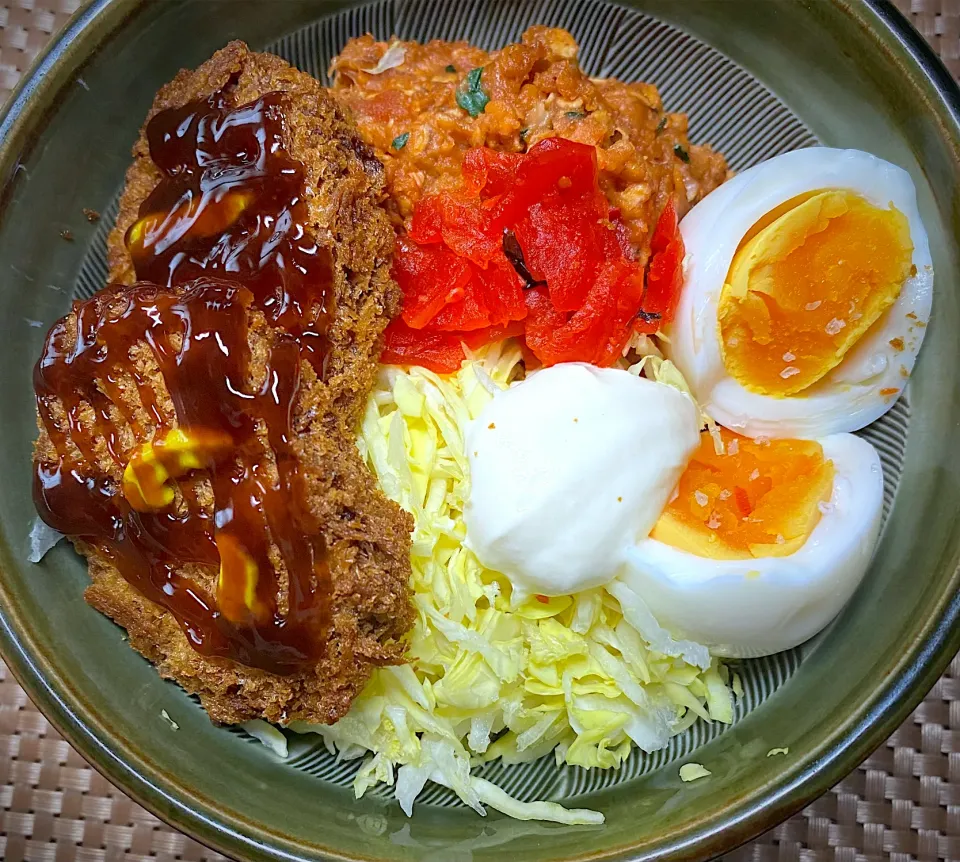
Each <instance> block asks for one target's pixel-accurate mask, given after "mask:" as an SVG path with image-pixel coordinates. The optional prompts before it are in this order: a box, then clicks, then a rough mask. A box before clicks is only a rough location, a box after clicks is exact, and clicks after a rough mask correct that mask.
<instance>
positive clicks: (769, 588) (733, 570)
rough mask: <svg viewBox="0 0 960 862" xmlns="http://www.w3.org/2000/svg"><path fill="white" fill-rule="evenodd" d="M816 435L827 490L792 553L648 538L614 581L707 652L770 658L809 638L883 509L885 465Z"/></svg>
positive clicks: (833, 604) (859, 571) (845, 587)
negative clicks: (829, 475)
mask: <svg viewBox="0 0 960 862" xmlns="http://www.w3.org/2000/svg"><path fill="white" fill-rule="evenodd" d="M819 442H820V444H821V445H822V446H823V454H824V457H825V458H829V459H830V460H831V461H833V466H834V480H833V491H832V493H831V497H830V501H829V504H828V505H826V506H824V507H823V508H822V511H823V514H822V515H821V516H820V520H819V522H818V523H817V525H816V527H814V529H813V531H812V532H811V533H810V536H809V537H808V538H807V540H806V542H804V544H803V545H802V546H801V547H800V548H799V549H798V550H796V551H795V552H794V553H793V554H790V555H789V556H785V557H760V558H756V559H748V560H711V559H708V558H706V557H700V556H697V555H696V554H691V553H688V552H687V551H682V550H680V549H678V548H675V547H673V546H671V545H667V544H664V543H663V542H659V541H657V540H655V539H650V538H647V539H644V540H642V541H640V542H638V543H637V544H636V545H635V546H634V547H632V548H630V549H629V550H628V551H627V554H626V560H627V562H626V565H625V567H624V570H623V572H622V574H621V575H620V579H621V580H622V581H624V582H625V583H626V584H627V585H628V586H629V587H630V588H631V589H633V590H634V591H635V592H636V593H637V594H639V595H640V596H642V597H643V599H644V601H646V603H647V605H648V606H649V607H650V610H651V611H652V612H653V614H654V615H655V616H656V618H657V619H658V620H659V621H660V622H661V623H662V624H663V625H664V626H666V627H667V628H668V629H670V630H671V632H672V633H673V634H674V635H676V636H678V637H684V638H690V639H691V640H694V641H696V642H698V643H702V644H705V645H706V646H708V647H710V651H711V652H712V653H714V654H715V655H719V656H727V657H733V658H748V657H753V656H759V655H769V654H771V653H775V652H780V651H781V650H785V649H790V648H792V647H795V646H797V645H798V644H801V643H803V642H804V641H806V640H809V639H810V638H811V637H813V635H815V634H816V633H817V632H818V631H820V630H821V629H822V628H823V627H824V626H826V625H827V623H829V622H830V620H832V619H833V617H834V616H836V614H837V613H838V612H839V611H840V609H841V608H842V607H843V606H844V604H846V602H847V600H848V599H849V598H850V596H851V595H853V592H854V590H855V589H856V588H857V585H858V584H859V583H860V580H861V579H862V578H863V575H864V573H865V572H866V570H867V567H868V566H869V564H870V559H871V557H872V556H873V551H874V546H875V544H876V540H877V535H878V533H879V531H880V520H881V515H882V512H883V471H882V468H881V466H880V459H879V457H878V456H877V452H876V450H875V449H874V448H873V446H871V445H870V444H869V443H868V442H867V441H866V440H862V439H861V438H859V437H856V436H854V435H852V434H835V435H832V436H829V437H825V438H823V439H821V440H820V441H819Z"/></svg>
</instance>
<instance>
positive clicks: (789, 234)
mask: <svg viewBox="0 0 960 862" xmlns="http://www.w3.org/2000/svg"><path fill="white" fill-rule="evenodd" d="M680 230H681V233H682V236H683V241H684V244H685V247H686V251H687V258H686V261H685V264H684V287H683V292H682V295H681V299H680V304H679V307H678V310H677V313H676V316H675V318H674V322H673V324H672V325H671V326H670V328H669V329H668V330H667V331H666V333H665V334H666V336H667V338H668V339H669V343H668V346H667V352H668V355H669V357H670V358H671V359H672V360H673V361H674V362H675V363H676V365H677V367H678V368H679V369H680V371H681V372H682V373H683V374H684V376H685V377H686V379H687V381H688V383H689V385H690V387H691V389H692V391H693V394H694V396H695V397H696V398H697V400H698V401H699V402H700V404H701V405H702V406H703V408H704V410H705V411H706V413H708V414H709V415H711V416H712V417H713V418H714V419H716V420H717V422H719V423H720V424H721V425H724V426H726V427H727V428H731V429H734V430H736V431H738V432H740V433H741V434H745V435H747V436H750V437H758V436H764V437H803V438H815V437H824V436H826V435H831V434H835V433H838V432H846V431H854V430H856V429H859V428H862V427H864V426H865V425H867V424H869V423H870V422H873V421H874V420H875V419H877V418H878V417H879V416H881V415H882V414H883V413H884V412H886V410H888V409H889V408H890V407H891V406H892V404H893V403H894V401H895V400H896V398H897V396H898V395H899V394H900V392H901V391H902V389H903V387H904V386H905V385H906V382H907V379H908V377H909V375H910V372H911V370H912V368H913V365H914V361H915V358H916V354H917V351H918V350H919V348H920V343H921V341H922V340H923V333H924V327H925V326H926V324H927V320H928V318H929V315H930V305H931V298H932V292H933V269H932V266H931V258H930V249H929V245H928V241H927V235H926V232H925V231H924V228H923V224H922V222H921V221H920V215H919V212H918V209H917V199H916V190H915V188H914V185H913V181H912V180H911V179H910V176H909V175H908V174H907V172H906V171H904V170H902V169H901V168H899V167H897V166H895V165H892V164H890V163H889V162H885V161H883V160H882V159H879V158H877V157H876V156H873V155H870V154H869V153H865V152H861V151H859V150H838V149H829V148H826V147H813V148H810V149H805V150H797V151H794V152H790V153H786V154H784V155H782V156H778V157H776V158H773V159H770V160H769V161H767V162H764V163H762V164H760V165H758V166H756V167H754V168H751V169H750V170H747V171H744V172H743V173H742V174H740V175H738V176H736V177H734V178H733V179H731V180H729V181H728V182H727V183H725V184H724V185H722V186H721V187H720V188H719V189H717V190H716V191H714V192H713V193H712V194H710V195H708V196H707V197H706V198H705V199H704V200H703V201H701V202H700V203H699V204H698V205H697V206H696V207H694V208H693V210H691V211H690V213H689V214H688V215H687V216H686V218H684V220H683V222H682V223H681V225H680Z"/></svg>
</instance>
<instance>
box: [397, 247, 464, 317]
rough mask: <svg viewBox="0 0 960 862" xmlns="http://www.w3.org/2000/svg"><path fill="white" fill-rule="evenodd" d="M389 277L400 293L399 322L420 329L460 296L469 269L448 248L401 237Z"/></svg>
mask: <svg viewBox="0 0 960 862" xmlns="http://www.w3.org/2000/svg"><path fill="white" fill-rule="evenodd" d="M393 277H394V278H395V279H396V280H397V284H399V285H400V290H402V291H403V319H404V320H405V321H406V322H407V324H408V325H409V326H411V327H413V328H414V329H422V328H423V327H424V326H426V325H427V324H428V323H429V322H430V321H431V320H432V319H433V318H434V317H435V316H436V315H437V314H438V313H439V312H440V311H441V310H442V309H443V307H444V306H446V305H448V304H450V303H451V302H456V301H457V300H458V299H460V297H461V296H463V292H464V288H465V287H466V284H467V282H468V281H469V280H470V266H469V264H468V263H467V261H465V260H463V259H462V258H460V257H457V255H455V254H454V253H453V252H452V251H450V250H449V249H448V248H445V247H443V246H419V245H417V244H416V243H414V242H411V241H410V240H408V239H407V238H405V237H401V238H400V239H398V240H397V245H396V249H395V251H394V255H393Z"/></svg>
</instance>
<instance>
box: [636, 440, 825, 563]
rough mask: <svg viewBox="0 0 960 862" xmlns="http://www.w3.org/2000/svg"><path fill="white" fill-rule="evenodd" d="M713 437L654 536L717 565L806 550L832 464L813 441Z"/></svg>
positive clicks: (703, 443)
mask: <svg viewBox="0 0 960 862" xmlns="http://www.w3.org/2000/svg"><path fill="white" fill-rule="evenodd" d="M721 435H722V436H721V439H722V441H723V450H724V451H723V454H717V451H716V446H715V444H714V441H713V438H712V437H711V436H710V434H708V433H706V432H704V433H703V434H701V437H700V448H699V449H698V450H697V452H696V453H695V454H694V456H693V458H692V459H691V461H690V464H689V465H688V466H687V469H686V470H685V471H684V473H683V475H682V476H681V477H680V484H679V486H678V488H677V495H676V497H675V498H674V499H673V500H672V501H671V502H670V503H669V504H668V505H667V507H666V509H665V510H664V512H663V514H662V515H661V516H660V519H659V520H658V521H657V523H656V525H655V526H654V528H653V531H652V532H651V534H650V535H651V537H652V538H654V539H656V540H658V541H660V542H664V543H666V544H668V545H673V546H674V547H676V548H679V549H681V550H684V551H687V552H689V553H691V554H696V555H697V556H699V557H709V558H710V559H714V560H748V559H751V558H754V557H784V556H787V555H788V554H792V553H794V552H795V551H797V550H799V548H800V547H801V546H802V545H803V543H804V542H805V541H806V540H807V538H808V536H809V535H810V533H811V532H812V531H813V528H814V527H816V525H817V523H818V522H819V521H820V514H821V512H820V504H821V503H826V502H827V501H828V500H829V499H830V495H831V493H832V491H833V462H832V461H829V460H824V457H823V448H822V447H821V446H820V444H819V443H817V442H815V441H813V440H770V441H769V442H767V441H761V442H757V441H754V440H750V439H748V438H746V437H740V436H738V435H736V434H733V433H731V432H729V431H726V430H723V431H721Z"/></svg>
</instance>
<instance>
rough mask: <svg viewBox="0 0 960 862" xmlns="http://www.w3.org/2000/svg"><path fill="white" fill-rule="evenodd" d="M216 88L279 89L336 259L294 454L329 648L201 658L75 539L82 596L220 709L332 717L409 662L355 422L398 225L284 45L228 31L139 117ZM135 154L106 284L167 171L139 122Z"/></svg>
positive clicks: (402, 616)
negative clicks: (263, 50)
mask: <svg viewBox="0 0 960 862" xmlns="http://www.w3.org/2000/svg"><path fill="white" fill-rule="evenodd" d="M217 90H223V91H224V92H225V93H226V94H227V95H228V98H229V100H230V102H231V104H234V105H242V104H246V103H248V102H251V101H254V100H256V99H257V98H259V97H260V96H262V95H263V94H265V93H270V92H275V91H282V92H283V93H285V94H286V96H287V103H286V110H285V118H286V124H285V133H284V137H285V141H284V143H285V146H286V149H287V151H288V153H289V154H290V155H291V156H292V157H294V158H296V159H297V160H299V161H300V162H302V163H303V165H304V168H305V171H304V173H305V178H306V186H307V210H308V215H309V228H310V230H311V231H312V233H313V235H314V238H315V239H316V241H317V242H318V243H319V244H321V245H326V246H327V247H329V248H330V249H331V252H332V254H333V258H334V263H335V266H334V281H335V283H334V290H333V295H334V297H335V314H334V318H333V321H332V324H331V327H330V330H329V332H328V335H329V337H330V342H331V348H330V352H329V355H328V360H327V379H326V382H321V381H320V380H319V379H318V378H317V376H316V375H315V374H314V372H313V369H312V367H309V366H308V365H306V364H305V365H304V370H303V389H302V392H301V398H300V402H299V404H298V407H297V412H296V425H297V428H298V431H299V432H300V437H299V443H298V445H299V451H298V457H299V459H300V463H301V469H302V471H303V472H304V474H305V475H306V477H307V482H308V487H309V491H310V506H311V509H312V510H313V511H314V513H316V514H317V515H318V517H319V518H320V522H321V524H323V525H324V526H323V532H324V534H325V538H326V539H327V543H328V546H329V549H330V566H331V574H332V580H333V589H334V595H333V633H332V636H331V640H330V644H329V647H328V650H327V655H326V657H325V658H324V659H323V660H322V661H321V662H320V663H319V664H318V665H317V666H316V667H313V668H310V669H309V670H306V671H303V672H300V673H297V674H295V675H293V676H277V675H273V674H270V673H268V672H265V671H262V670H258V669H253V668H249V667H246V666H242V665H239V664H236V663H234V662H231V661H228V660H222V659H216V658H205V657H204V656H202V655H200V654H199V653H197V652H196V651H194V650H193V649H192V648H191V647H190V646H189V644H188V642H187V640H186V637H185V636H184V634H183V633H182V631H181V629H180V627H179V625H178V624H177V622H176V620H175V618H174V617H173V616H172V615H171V614H170V613H168V612H167V611H165V610H164V609H163V608H162V607H160V606H159V605H156V604H154V603H152V602H151V601H149V600H147V599H145V598H143V597H142V596H141V595H140V594H139V593H138V592H137V590H135V589H134V588H133V587H131V586H130V585H129V584H128V583H127V582H126V581H125V580H124V579H123V577H122V576H121V574H120V573H119V571H118V570H117V569H116V568H114V567H113V566H112V565H111V564H110V562H109V561H108V559H106V557H105V556H104V555H103V554H102V553H100V552H99V551H98V550H97V549H95V548H92V547H90V546H89V545H86V544H85V543H83V542H77V543H76V544H77V548H78V550H79V551H80V552H81V553H83V554H84V555H85V556H86V557H87V558H88V560H89V563H90V574H91V578H92V581H93V583H92V585H91V586H90V587H89V589H88V590H87V593H86V597H87V601H88V602H89V603H90V604H91V605H93V606H94V607H95V608H97V609H98V610H100V611H102V612H103V613H105V614H106V615H108V616H109V617H111V618H112V619H113V620H115V621H116V622H117V623H118V624H120V625H121V626H123V627H124V628H126V629H127V631H128V633H129V635H130V643H131V645H132V646H133V647H134V648H135V649H137V650H138V651H140V652H141V653H143V655H145V656H146V657H147V658H148V659H150V661H152V662H154V663H155V664H156V665H157V667H158V669H159V671H160V673H161V674H162V675H163V676H165V677H169V678H172V679H175V680H176V681H177V682H178V683H180V685H182V686H183V687H184V688H185V689H186V690H187V691H189V692H193V693H196V694H198V695H199V696H200V698H201V700H202V702H203V705H204V707H205V708H206V710H207V712H208V713H209V714H210V717H211V718H212V719H213V720H214V721H217V722H223V723H236V722H241V721H245V720H247V719H251V718H265V719H267V720H269V721H273V722H280V723H286V722H288V721H293V720H300V721H307V722H321V723H331V722H334V721H336V720H337V719H338V718H339V717H340V716H342V715H343V714H345V713H346V711H347V710H348V709H349V706H350V703H351V701H352V700H353V698H354V697H356V695H357V694H358V693H359V692H360V690H361V689H362V687H363V685H364V684H365V682H366V680H367V679H368V677H369V674H370V671H371V668H372V667H374V666H375V665H383V664H397V663H400V662H401V661H402V660H403V653H404V649H405V644H404V642H403V640H402V638H403V636H404V634H405V633H406V632H407V631H408V629H409V628H410V626H411V625H412V621H413V609H412V605H411V602H410V588H409V576H410V564H409V548H410V530H411V529H412V522H411V519H410V517H409V515H407V514H406V513H405V512H403V511H402V510H401V509H400V508H399V507H398V506H397V505H395V504H394V503H393V502H391V501H390V500H388V499H387V498H386V497H385V496H384V495H383V494H382V492H381V491H380V490H379V488H378V487H377V483H376V481H375V479H374V478H373V476H372V475H371V474H370V472H369V470H368V469H367V468H366V466H365V465H364V464H363V462H362V460H361V458H360V455H359V453H358V451H357V449H356V445H355V436H356V431H357V426H358V423H359V419H360V417H361V415H362V412H363V409H364V406H365V403H366V400H367V397H368V395H369V392H370V390H371V389H372V387H373V384H374V380H375V377H376V372H377V365H378V362H377V361H378V358H379V354H380V349H381V338H382V333H383V329H384V327H385V326H386V324H387V322H388V321H389V320H390V318H391V317H392V316H394V315H395V314H396V313H397V311H398V307H399V292H398V289H397V286H396V284H395V282H394V281H393V280H392V278H391V277H390V258H391V254H392V249H393V239H394V234H393V229H392V228H391V226H390V223H389V220H388V218H387V216H386V214H385V213H384V211H383V210H382V208H381V206H380V204H381V202H382V199H383V195H384V184H383V168H382V166H381V164H380V162H379V161H378V160H377V158H376V157H375V156H374V155H373V154H372V152H371V151H370V150H369V148H368V147H367V146H366V145H365V144H364V143H363V142H362V141H361V140H360V138H359V136H358V134H357V130H356V128H355V126H354V125H353V123H352V121H351V120H350V119H348V117H347V116H346V115H345V114H344V111H343V109H342V108H340V107H339V106H338V104H337V103H336V102H335V101H334V100H333V99H332V98H331V97H330V96H329V94H328V93H327V91H326V90H325V89H324V88H323V87H321V86H320V84H319V83H318V82H317V81H315V80H314V79H313V78H311V77H309V76H308V75H305V74H303V73H301V72H299V71H297V70H295V69H293V68H292V67H290V66H289V65H288V64H287V63H285V62H284V61H282V60H281V59H280V58H278V57H275V56H272V55H268V54H257V53H254V52H252V51H250V50H249V49H248V48H247V46H246V45H244V44H243V43H241V42H233V43H231V44H229V45H228V46H227V47H225V48H224V49H223V50H221V51H218V52H217V53H216V54H215V55H214V56H213V57H212V58H211V59H210V60H208V61H207V62H206V63H204V64H203V65H202V66H200V67H199V68H198V69H197V70H195V71H188V70H184V71H181V72H180V73H179V74H178V75H177V76H176V78H174V80H173V81H171V82H170V83H169V84H167V85H166V86H165V87H163V88H162V89H161V90H160V91H159V93H158V94H157V97H156V100H155V102H154V104H153V107H152V108H151V110H150V114H149V115H148V120H149V119H150V118H151V117H152V116H153V115H154V114H155V113H157V112H158V111H161V110H163V109H165V108H170V107H179V106H182V105H184V104H186V103H187V102H191V101H195V100H197V99H201V98H205V97H206V96H208V95H210V94H211V93H213V92H215V91H217ZM144 129H145V126H144ZM133 156H134V161H133V164H132V165H131V166H130V169H129V170H128V172H127V182H126V187H125V189H124V192H123V196H122V198H121V201H120V213H119V216H118V219H117V224H116V227H115V228H114V230H113V231H112V233H111V234H110V237H109V261H110V281H111V282H112V283H116V284H122V285H131V284H133V283H134V282H135V280H136V276H135V273H134V269H133V264H132V261H131V258H130V255H129V254H128V253H127V250H126V247H125V245H124V235H125V234H126V232H127V230H128V229H129V227H130V225H131V224H133V223H134V222H135V221H136V219H137V218H138V210H139V207H140V204H141V203H142V202H143V201H144V200H145V199H146V197H147V196H148V195H149V194H150V192H151V191H153V189H154V187H155V186H156V185H157V183H158V182H159V181H160V177H161V174H160V172H159V170H158V169H157V167H156V166H155V165H154V164H153V162H152V160H151V158H150V153H149V148H148V145H147V140H146V135H145V132H144V130H141V134H140V137H139V139H138V140H137V143H136V144H135V146H134V149H133ZM104 301H109V298H108V297H107V298H105V299H104ZM250 313H251V315H252V318H251V324H250V343H251V349H252V350H253V354H254V356H258V355H260V356H262V355H264V352H265V351H266V350H267V349H268V348H269V345H270V344H271V340H272V339H273V338H274V337H275V333H274V332H273V331H272V330H271V329H270V327H269V326H268V325H267V323H266V322H265V320H264V318H263V316H262V315H261V314H259V312H253V311H251V312H250ZM74 324H75V319H74ZM130 361H131V362H132V363H137V364H138V367H142V368H143V369H147V370H149V373H150V379H151V382H152V385H153V387H154V388H155V389H156V390H157V391H158V393H159V395H160V401H161V403H164V404H166V405H167V407H168V409H169V411H170V415H171V416H172V415H173V414H172V402H171V401H170V398H169V393H167V392H166V391H165V388H164V382H163V378H162V376H161V375H160V373H159V369H158V368H157V367H156V364H155V362H154V361H153V359H152V355H151V354H150V352H149V349H148V348H147V347H146V346H145V345H139V346H138V347H134V349H133V350H132V351H131V357H130ZM253 365H254V367H256V366H257V363H256V362H254V364H253ZM151 366H152V367H151ZM128 384H129V385H128V386H127V387H126V389H125V390H124V395H123V400H124V401H128V403H126V404H125V408H126V410H127V411H134V414H132V415H139V417H140V419H141V421H142V422H144V423H146V424H145V427H147V428H151V426H150V425H149V417H147V416H146V413H145V411H144V410H143V408H142V405H140V401H139V396H138V394H137V392H136V387H135V386H133V384H132V379H131V380H130V381H128ZM113 413H114V415H115V419H116V421H117V425H118V428H120V429H121V439H123V440H124V441H126V443H127V444H128V445H129V447H130V448H129V451H128V453H127V457H129V454H130V453H131V452H132V451H133V448H134V447H135V446H136V445H137V444H138V443H139V442H143V441H138V440H136V439H135V438H134V434H133V431H132V429H131V428H130V427H129V426H126V425H125V424H124V420H123V414H122V411H120V410H114V411H113ZM127 415H131V414H130V413H129V412H128V413H127ZM91 421H92V412H91ZM57 454H58V453H56V451H55V448H54V446H53V444H52V442H51V440H50V437H49V436H48V435H47V434H46V432H45V431H44V429H43V428H42V427H41V435H40V438H39V440H38V441H37V445H36V449H35V460H37V461H39V462H48V463H50V462H55V460H56V456H57ZM103 454H104V458H103V459H99V458H98V461H100V463H98V464H96V465H90V469H91V471H94V473H97V472H99V473H100V474H103V473H104V472H105V471H106V473H107V474H108V475H112V476H113V478H114V479H116V480H119V477H120V474H122V470H120V474H117V469H118V468H117V465H116V463H115V462H112V459H110V458H109V457H108V456H107V453H106V452H104V453H103ZM114 474H116V475H114ZM193 481H195V482H197V483H199V485H198V487H199V488H200V489H201V491H202V488H203V486H204V483H205V482H206V486H207V487H209V481H208V480H206V479H204V478H203V476H202V475H201V476H198V477H195V479H194V480H193ZM208 496H209V495H208ZM200 497H201V499H202V498H203V494H202V493H201V494H200ZM209 503H210V505H212V499H210V500H209ZM184 573H185V574H187V575H189V576H191V577H194V578H197V579H198V581H200V582H201V584H202V585H205V586H207V587H209V588H210V589H211V590H212V588H213V581H212V578H213V577H215V574H216V573H210V572H203V571H198V567H197V566H185V567H184Z"/></svg>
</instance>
